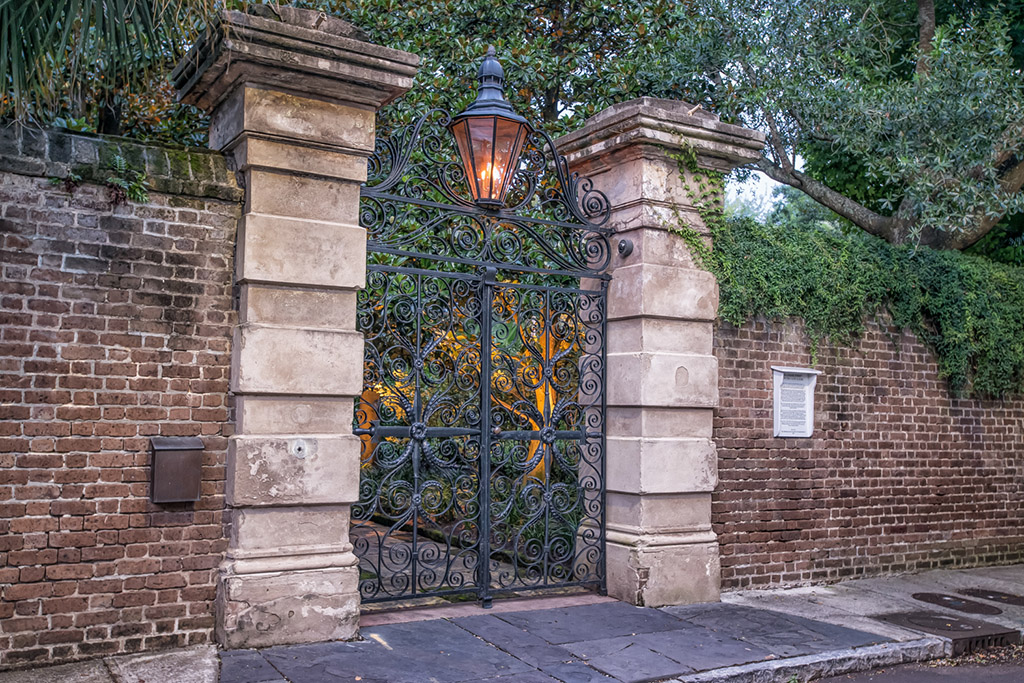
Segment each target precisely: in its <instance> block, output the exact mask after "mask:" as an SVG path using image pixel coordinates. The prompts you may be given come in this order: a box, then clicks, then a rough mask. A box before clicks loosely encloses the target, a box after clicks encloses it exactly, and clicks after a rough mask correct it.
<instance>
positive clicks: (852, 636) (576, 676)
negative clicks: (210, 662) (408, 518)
mask: <svg viewBox="0 0 1024 683" xmlns="http://www.w3.org/2000/svg"><path fill="white" fill-rule="evenodd" d="M362 636H363V638H364V640H363V641H362V642H356V643H340V642H339V643H322V644H317V645H304V646H290V647H274V648H268V649H265V650H262V651H259V652H257V651H255V650H243V651H235V652H225V653H222V655H221V661H222V665H221V683H284V682H285V681H288V682H290V683H321V682H327V681H331V682H334V681H361V682H362V683H384V682H387V683H406V682H407V683H423V682H424V681H436V682H437V683H455V682H461V681H493V682H494V683H556V682H557V681H564V682H573V683H576V682H580V683H585V682H589V681H595V682H602V683H612V682H614V681H649V680H658V679H665V678H675V677H678V676H682V675H685V674H691V673H695V672H698V671H704V670H710V669H719V668H722V667H731V666H736V665H741V664H748V663H751V662H764V661H771V660H776V659H781V658H789V657H799V656H801V655H813V654H819V653H822V652H828V651H834V650H846V649H850V648H858V647H865V646H870V645H878V644H881V643H889V642H891V641H890V639H888V638H886V637H884V636H880V635H877V634H873V633H866V632H862V631H855V630H852V629H848V628H844V627H842V626H835V625H832V624H827V623H824V622H818V621H812V620H810V619H804V618H802V617H796V616H790V615H785V614H780V613H777V612H771V611H768V610H760V609H754V608H750V607H743V606H737V605H728V604H718V603H716V604H706V605H692V606H687V607H670V608H665V609H660V610H659V609H649V608H648V609H645V608H641V607H633V606H632V605H627V604H625V603H620V602H601V603H597V604H590V605H577V606H571V607H562V608H554V609H538V610H531V611H525V612H504V613H497V614H485V615H478V616H469V617H458V618H448V619H435V620H430V621H418V622H411V623H402V624H388V625H381V626H371V627H364V628H363V629H362Z"/></svg>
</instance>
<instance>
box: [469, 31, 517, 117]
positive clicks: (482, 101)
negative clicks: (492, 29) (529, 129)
mask: <svg viewBox="0 0 1024 683" xmlns="http://www.w3.org/2000/svg"><path fill="white" fill-rule="evenodd" d="M476 77H477V81H478V82H479V83H480V87H479V89H478V90H477V94H476V100H474V101H473V103H472V104H471V105H469V106H468V107H466V109H465V111H463V112H462V113H460V114H457V115H456V116H455V119H456V120H459V119H462V118H464V117H468V116H500V117H502V118H505V119H509V120H511V121H515V122H517V123H526V119H525V118H523V117H522V116H520V115H519V114H517V113H516V111H515V110H514V109H513V108H512V105H511V104H509V103H508V101H507V100H506V99H505V70H504V69H503V68H502V67H501V62H499V61H498V57H497V52H496V50H495V49H494V46H493V45H488V46H487V54H486V55H484V61H483V62H482V63H481V64H480V69H479V71H477V75H476Z"/></svg>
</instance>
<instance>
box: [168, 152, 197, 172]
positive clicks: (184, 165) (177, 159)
mask: <svg viewBox="0 0 1024 683" xmlns="http://www.w3.org/2000/svg"><path fill="white" fill-rule="evenodd" d="M167 161H168V163H169V165H170V173H169V175H170V176H171V177H174V178H178V179H179V180H188V179H190V178H191V177H192V174H191V164H190V159H189V153H188V152H186V151H184V150H179V149H169V150H167Z"/></svg>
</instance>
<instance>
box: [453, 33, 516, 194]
mask: <svg viewBox="0 0 1024 683" xmlns="http://www.w3.org/2000/svg"><path fill="white" fill-rule="evenodd" d="M477 79H478V80H479V81H480V89H479V90H478V91H477V96H476V101H474V102H473V104H471V105H469V107H467V108H466V111H464V112H462V113H461V114H458V115H456V116H455V118H453V119H452V122H451V125H449V126H448V129H449V130H450V131H451V132H452V135H454V136H455V141H456V143H458V145H459V156H460V157H461V158H462V167H463V168H464V169H465V171H466V182H467V183H468V184H469V193H470V195H472V197H473V201H474V202H476V204H477V205H478V206H482V207H484V208H486V209H500V208H501V207H502V206H504V205H505V193H506V192H507V191H508V186H509V183H510V182H511V181H512V176H513V174H515V172H516V169H517V168H518V167H519V155H520V153H522V151H523V144H524V143H525V142H526V136H527V135H528V134H529V131H530V127H529V125H528V124H527V123H526V119H524V118H523V117H522V116H519V115H518V114H516V113H515V111H513V110H512V105H510V104H509V103H508V102H507V101H505V94H504V92H503V90H504V85H505V71H504V69H502V68H501V64H499V63H498V60H497V59H496V58H495V52H494V46H493V45H491V46H490V47H488V48H487V55H486V56H485V57H484V61H483V64H481V65H480V71H479V73H478V74H477Z"/></svg>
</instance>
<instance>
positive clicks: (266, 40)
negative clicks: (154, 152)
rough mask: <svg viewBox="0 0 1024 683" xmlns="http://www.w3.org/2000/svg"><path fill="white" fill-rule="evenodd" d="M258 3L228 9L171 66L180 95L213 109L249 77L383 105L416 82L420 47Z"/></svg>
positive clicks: (299, 91)
mask: <svg viewBox="0 0 1024 683" xmlns="http://www.w3.org/2000/svg"><path fill="white" fill-rule="evenodd" d="M254 10H255V13H253V12H250V13H245V12H240V11H224V12H221V13H220V16H219V17H218V19H219V20H218V21H217V22H215V23H214V25H213V27H212V28H211V32H210V33H209V34H207V35H205V36H203V37H202V38H201V39H200V40H199V41H198V42H197V43H196V44H195V46H193V47H192V49H191V50H189V52H188V54H187V55H185V58H184V59H183V60H182V61H181V63H179V64H178V66H177V67H176V68H175V69H174V72H173V73H172V74H171V80H172V81H173V83H174V87H175V89H176V90H177V94H178V99H179V100H181V101H183V102H186V103H188V104H194V105H196V106H197V107H200V108H202V109H205V110H207V111H210V110H212V109H213V108H215V107H216V106H217V105H218V104H219V103H220V102H222V101H223V100H224V99H225V98H226V97H227V96H228V95H229V94H230V93H231V92H232V91H233V90H234V89H235V88H236V87H238V86H239V85H243V84H244V85H250V86H255V87H266V88H272V89H274V90H279V91H282V92H289V93H292V94H296V95H300V96H305V97H316V98H318V99H324V100H329V101H335V102H341V103H345V104H352V105H356V106H363V107H367V108H372V109H375V110H376V109H379V108H380V107H382V106H383V105H385V104H387V103H388V102H390V101H392V100H394V99H395V98H397V97H398V96H400V95H401V94H403V93H404V92H406V91H407V90H409V88H411V87H412V80H413V76H415V75H416V70H417V67H418V66H419V62H420V58H419V57H418V56H417V55H414V54H411V53H409V52H402V51H401V50H393V49H391V48H387V47H382V46H380V45H374V44H373V43H368V42H366V41H365V40H362V38H364V37H365V35H364V34H363V32H362V31H361V30H359V29H358V28H357V27H355V26H353V25H352V24H350V23H348V22H347V21H343V20H341V19H338V18H337V17H330V16H327V15H326V14H324V13H322V12H316V11H313V10H303V9H296V8H294V7H278V8H275V9H270V11H267V9H266V6H263V5H257V6H254ZM256 14H260V15H263V16H257V15H256Z"/></svg>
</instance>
